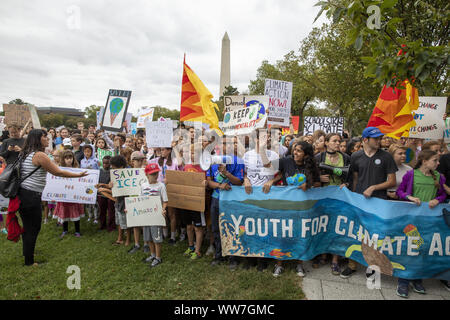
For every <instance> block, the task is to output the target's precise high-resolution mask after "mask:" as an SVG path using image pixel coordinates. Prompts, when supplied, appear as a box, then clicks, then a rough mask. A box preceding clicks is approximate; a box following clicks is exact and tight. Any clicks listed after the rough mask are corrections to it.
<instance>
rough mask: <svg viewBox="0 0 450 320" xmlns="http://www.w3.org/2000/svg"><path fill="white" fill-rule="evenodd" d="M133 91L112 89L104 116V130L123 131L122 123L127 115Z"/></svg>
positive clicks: (102, 127)
mask: <svg viewBox="0 0 450 320" xmlns="http://www.w3.org/2000/svg"><path fill="white" fill-rule="evenodd" d="M130 98H131V91H125V90H114V89H110V90H109V93H108V98H107V99H106V105H105V112H104V113H103V117H102V126H101V129H102V130H108V131H113V132H120V131H122V125H123V122H124V121H125V117H126V115H127V110H128V104H129V103H130Z"/></svg>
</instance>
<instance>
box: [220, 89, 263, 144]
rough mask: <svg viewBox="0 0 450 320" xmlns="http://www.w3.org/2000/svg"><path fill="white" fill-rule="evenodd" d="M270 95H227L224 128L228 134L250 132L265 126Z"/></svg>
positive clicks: (225, 98)
mask: <svg viewBox="0 0 450 320" xmlns="http://www.w3.org/2000/svg"><path fill="white" fill-rule="evenodd" d="M268 102H269V97H266V96H229V97H228V96H226V97H224V106H225V109H224V112H225V114H224V117H223V127H222V130H223V131H224V133H225V134H227V135H237V134H249V133H251V132H253V131H254V130H255V129H260V128H264V126H265V125H266V120H267V107H268Z"/></svg>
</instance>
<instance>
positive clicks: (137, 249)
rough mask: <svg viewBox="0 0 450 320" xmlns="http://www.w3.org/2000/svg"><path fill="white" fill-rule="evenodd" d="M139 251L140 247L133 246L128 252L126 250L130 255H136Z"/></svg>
mask: <svg viewBox="0 0 450 320" xmlns="http://www.w3.org/2000/svg"><path fill="white" fill-rule="evenodd" d="M139 250H141V247H140V246H137V245H134V246H133V247H132V248H131V249H130V250H128V253H130V254H132V253H136V252H138V251H139Z"/></svg>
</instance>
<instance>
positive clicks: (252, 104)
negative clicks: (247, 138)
mask: <svg viewBox="0 0 450 320" xmlns="http://www.w3.org/2000/svg"><path fill="white" fill-rule="evenodd" d="M245 107H246V108H251V110H250V117H249V118H250V119H253V116H254V115H253V113H255V112H256V113H257V115H256V122H259V121H260V120H261V119H262V118H264V116H265V115H266V108H265V107H264V105H263V104H262V103H260V102H259V101H258V100H250V101H248V102H247V103H246V104H245Z"/></svg>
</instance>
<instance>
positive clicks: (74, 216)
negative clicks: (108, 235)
mask: <svg viewBox="0 0 450 320" xmlns="http://www.w3.org/2000/svg"><path fill="white" fill-rule="evenodd" d="M59 165H60V166H61V167H70V168H78V167H79V165H78V161H77V160H76V159H75V157H74V155H73V153H72V151H70V150H65V151H63V152H62V154H61V159H60V163H59ZM82 217H84V208H83V205H82V204H80V203H70V202H57V203H56V208H55V213H54V215H53V218H57V219H58V221H59V222H60V223H62V224H63V233H62V234H61V239H62V238H64V236H65V235H66V234H67V233H68V231H69V221H73V222H74V224H75V237H78V238H79V237H81V233H80V218H82Z"/></svg>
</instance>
